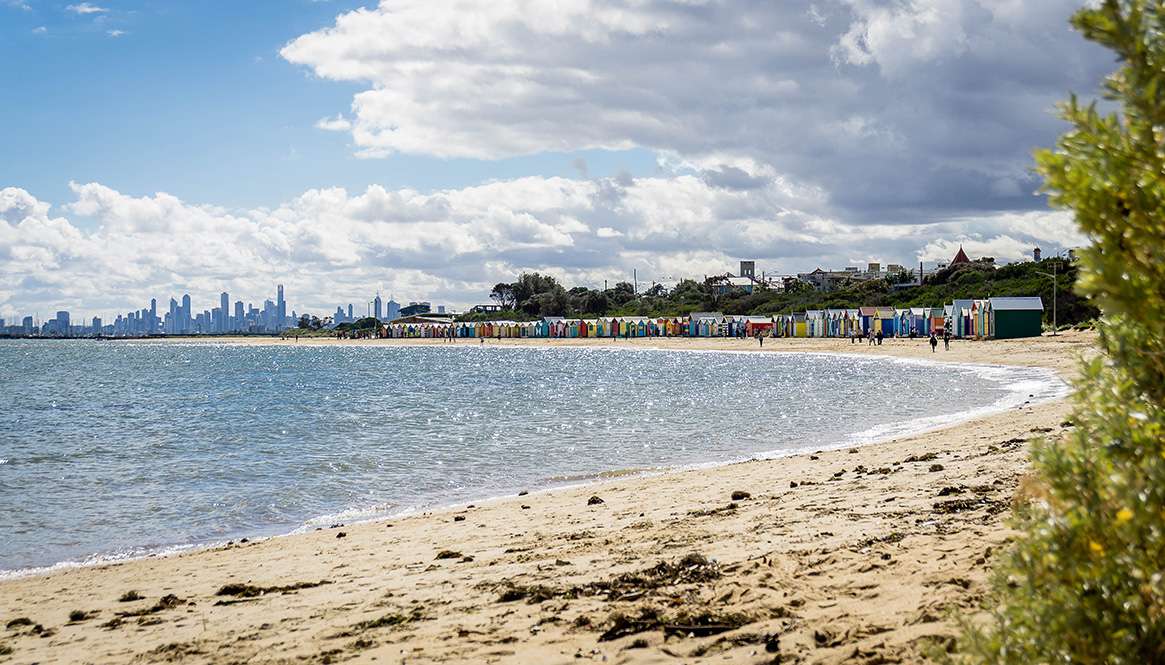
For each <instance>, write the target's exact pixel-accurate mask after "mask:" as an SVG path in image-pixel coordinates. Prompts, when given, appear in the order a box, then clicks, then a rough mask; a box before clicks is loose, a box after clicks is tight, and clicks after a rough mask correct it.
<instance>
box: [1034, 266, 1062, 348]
mask: <svg viewBox="0 0 1165 665" xmlns="http://www.w3.org/2000/svg"><path fill="white" fill-rule="evenodd" d="M1049 266H1050V267H1051V268H1052V273H1051V274H1050V275H1049V274H1048V273H1046V272H1040V271H1038V270H1037V271H1036V274H1037V275H1043V276H1044V277H1051V278H1052V336H1053V337H1054V336H1055V335H1056V334H1057V333H1056V328H1057V326H1056V292H1057V291H1059V290H1060V289H1059V286H1058V285H1057V281H1056V271H1058V270H1059V269H1060V262H1059V261H1056V262H1054V263H1051V264H1049Z"/></svg>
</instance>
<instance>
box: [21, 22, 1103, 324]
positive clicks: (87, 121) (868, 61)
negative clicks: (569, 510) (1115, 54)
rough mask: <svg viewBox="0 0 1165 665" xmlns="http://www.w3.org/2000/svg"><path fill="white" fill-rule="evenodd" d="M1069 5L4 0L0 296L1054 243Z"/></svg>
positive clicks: (996, 250)
mask: <svg viewBox="0 0 1165 665" xmlns="http://www.w3.org/2000/svg"><path fill="white" fill-rule="evenodd" d="M1075 6H1076V5H1075V4H1074V3H1072V2H1061V1H1058V0H1041V1H1036V2H1019V1H1018V0H977V1H972V0H915V1H914V2H907V3H902V2H880V1H878V0H833V1H829V2H799V3H771V2H763V1H761V0H755V1H746V0H738V1H735V2H729V1H727V0H725V1H723V2H718V1H716V0H682V1H681V0H578V1H576V2H553V1H551V0H540V1H535V0H493V1H491V2H485V1H479V0H385V1H384V2H382V3H381V4H379V5H377V4H361V3H355V2H343V1H340V0H332V1H331V2H309V1H306V0H280V1H271V0H266V1H263V0H256V1H248V2H200V3H179V2H165V3H156V2H155V3H145V2H132V1H126V2H122V1H117V2H91V3H69V2H42V1H39V0H0V63H2V64H0V89H2V90H3V91H4V94H3V95H2V96H0V317H5V318H9V319H12V318H14V317H17V316H24V315H28V314H32V313H33V312H37V311H39V312H51V311H55V310H57V309H68V310H70V311H73V312H75V313H76V314H75V315H77V316H91V315H102V314H104V315H105V316H109V315H110V314H114V313H116V312H120V311H128V310H131V309H137V308H140V307H142V306H144V305H145V304H146V303H148V300H149V298H152V297H156V298H158V299H159V300H160V301H162V302H166V300H167V299H168V298H169V297H177V298H180V297H181V295H182V294H183V293H190V294H191V295H192V297H194V298H195V300H196V306H198V307H206V308H209V307H211V306H213V303H214V302H215V300H216V295H217V293H218V292H220V291H223V290H227V291H229V292H231V294H232V298H235V297H237V298H239V299H243V300H246V301H248V302H261V301H262V299H264V298H268V297H271V295H272V293H273V291H274V287H273V286H272V285H273V284H275V283H277V282H283V283H285V284H286V286H287V290H288V298H289V301H290V302H291V303H292V306H293V307H296V308H297V309H300V310H304V309H307V310H309V311H315V312H319V313H321V314H326V313H330V312H331V311H334V309H335V306H336V305H346V304H347V303H349V302H354V303H360V302H363V301H365V300H367V299H368V298H369V294H370V293H374V292H375V291H377V290H380V291H381V292H384V293H389V294H392V295H394V296H395V297H396V299H397V300H398V301H399V300H403V301H406V302H407V301H410V300H429V301H431V302H434V304H437V303H440V304H447V305H449V306H450V307H453V308H459V307H465V306H469V305H472V304H475V303H477V302H482V301H485V300H486V299H487V295H488V292H489V289H490V287H492V285H493V284H494V283H496V282H498V281H512V280H513V279H514V278H515V277H516V275H517V274H518V273H519V272H521V271H531V270H538V271H542V272H549V273H551V274H554V275H555V276H557V277H559V278H560V279H561V280H562V281H564V282H565V283H567V285H568V286H570V285H575V284H583V285H588V286H596V285H601V283H602V282H603V280H609V281H611V282H614V281H619V280H623V279H627V278H628V277H629V276H630V274H631V272H632V271H633V270H636V271H638V274H639V275H640V277H641V281H651V280H652V279H658V280H660V281H666V280H667V279H669V278H677V277H684V276H693V277H697V278H698V277H701V276H703V275H706V274H713V273H723V272H725V271H728V270H735V267H736V265H737V262H738V261H739V260H741V259H754V260H756V261H757V268H758V270H765V271H767V272H770V273H774V272H775V273H781V274H790V273H795V272H798V271H809V270H812V269H814V268H816V267H822V268H840V267H843V266H844V265H855V264H861V263H864V262H867V261H876V262H880V263H882V264H888V263H902V264H906V265H917V263H918V262H919V261H925V262H933V261H935V260H937V259H941V258H950V257H949V256H948V255H953V253H954V250H956V249H957V247H958V246H959V245H963V246H965V247H966V248H967V251H968V253H970V254H971V255H973V256H980V255H990V256H995V257H996V258H997V259H999V260H1001V261H1009V260H1018V259H1021V258H1023V257H1024V256H1028V255H1030V251H1031V248H1032V247H1035V246H1037V245H1038V246H1041V247H1042V248H1043V250H1044V254H1045V255H1048V254H1050V253H1054V252H1057V251H1063V250H1065V249H1067V248H1068V247H1072V246H1076V245H1079V244H1080V243H1081V242H1083V241H1084V240H1083V238H1081V237H1080V236H1079V235H1078V234H1076V233H1075V230H1074V226H1073V224H1072V223H1071V220H1070V219H1069V218H1068V217H1067V215H1065V214H1064V213H1058V212H1052V211H1049V210H1047V209H1046V206H1045V204H1044V202H1043V200H1042V198H1040V197H1036V196H1034V195H1033V192H1034V191H1035V189H1036V188H1037V187H1038V184H1039V183H1038V181H1037V180H1036V179H1035V178H1034V176H1033V175H1032V174H1031V173H1030V166H1031V158H1030V155H1031V152H1032V150H1033V149H1034V148H1035V147H1037V146H1046V145H1049V144H1050V143H1051V142H1052V141H1054V139H1055V137H1056V136H1057V135H1058V134H1059V133H1060V132H1061V131H1063V127H1062V125H1061V123H1060V122H1059V121H1058V120H1057V119H1056V118H1054V117H1053V115H1052V114H1051V112H1050V111H1051V108H1052V106H1053V104H1054V103H1055V102H1057V101H1059V100H1061V99H1063V98H1064V97H1066V95H1067V93H1068V91H1069V90H1075V91H1077V92H1080V93H1083V94H1085V95H1087V94H1089V93H1090V92H1091V91H1092V90H1094V89H1096V87H1097V85H1098V83H1099V79H1100V77H1101V76H1103V75H1104V74H1106V73H1108V72H1109V71H1110V70H1111V69H1112V60H1111V57H1109V56H1108V55H1107V54H1105V53H1103V52H1102V51H1100V50H1099V49H1097V48H1096V47H1094V46H1091V45H1089V44H1086V43H1085V42H1084V41H1083V40H1082V39H1081V38H1080V37H1079V35H1077V34H1075V33H1073V32H1072V31H1071V30H1070V29H1069V26H1068V23H1067V19H1068V17H1069V15H1070V14H1071V12H1072V10H1073V9H1074V8H1075ZM197 301H201V303H199V302H197Z"/></svg>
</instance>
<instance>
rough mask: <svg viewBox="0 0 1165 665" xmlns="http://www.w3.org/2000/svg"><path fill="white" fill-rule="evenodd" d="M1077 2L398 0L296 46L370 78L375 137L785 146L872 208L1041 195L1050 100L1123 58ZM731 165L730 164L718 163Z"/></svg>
mask: <svg viewBox="0 0 1165 665" xmlns="http://www.w3.org/2000/svg"><path fill="white" fill-rule="evenodd" d="M1076 6H1077V2H1076V0H1033V1H1031V2H1016V1H1015V0H909V1H907V2H898V1H897V0H839V2H836V3H830V4H812V5H805V4H801V3H793V4H789V3H773V2H771V1H769V0H738V1H736V2H732V3H722V2H679V1H677V0H587V1H586V2H576V3H551V2H538V1H535V0H391V1H389V0H382V2H381V3H380V4H379V5H378V6H375V7H371V8H363V9H358V10H355V11H352V12H348V13H345V14H342V15H340V16H338V17H337V18H336V19H335V22H334V24H333V25H332V26H330V27H328V28H325V29H321V30H318V31H316V32H312V33H309V34H305V35H303V36H301V37H299V38H297V39H295V40H293V41H291V42H290V43H288V44H287V45H286V46H285V47H284V48H283V49H282V51H281V55H282V56H283V57H284V58H285V59H286V60H288V61H289V62H292V63H295V64H299V65H302V66H305V67H307V68H309V69H310V70H311V71H312V72H314V73H315V74H316V75H318V76H320V77H324V78H329V79H335V80H343V81H356V82H361V83H363V84H364V85H365V86H366V88H365V89H364V90H363V91H361V92H359V93H357V94H356V95H354V97H353V98H352V103H351V107H350V108H349V109H335V111H336V112H337V113H338V115H334V116H331V117H327V118H324V119H322V120H320V121H319V122H318V123H317V126H318V127H321V128H325V129H331V130H335V131H344V132H349V133H350V134H351V136H352V142H353V145H354V147H355V150H356V151H357V154H358V155H360V156H362V157H368V158H377V157H384V156H388V155H392V154H396V153H405V154H414V155H433V156H438V157H443V158H458V157H467V158H474V159H489V160H492V159H500V158H506V157H513V156H518V155H531V154H538V153H544V152H567V153H568V152H571V151H577V150H583V149H606V150H623V149H628V148H633V147H639V148H647V149H651V150H654V151H657V152H658V153H659V154H660V155H661V158H663V156H668V155H674V156H675V157H676V158H677V159H678V161H680V162H687V163H701V164H708V163H709V162H711V161H713V160H722V163H723V164H726V165H732V164H733V163H734V162H737V161H742V160H744V161H750V162H752V163H755V164H760V165H764V166H765V167H766V168H768V169H769V170H771V171H772V172H773V173H774V174H777V176H778V177H780V178H781V179H783V180H784V181H785V182H786V183H790V186H794V187H801V188H808V189H816V190H819V191H822V192H825V197H826V198H827V199H828V201H829V205H830V206H832V207H833V214H835V215H838V216H846V217H849V218H851V219H854V220H855V221H859V222H876V223H880V222H888V221H894V220H898V221H902V220H903V219H904V218H906V217H914V218H915V220H913V221H925V220H926V219H927V218H935V217H937V218H950V217H953V216H956V215H962V214H966V212H967V211H968V210H971V211H982V212H983V213H984V214H993V213H996V212H1000V211H1006V210H1030V209H1033V208H1035V207H1038V206H1039V205H1040V204H1039V202H1038V201H1036V200H1034V199H1033V198H1032V197H1030V196H1028V195H1029V194H1030V193H1031V192H1032V191H1033V190H1034V189H1035V188H1036V186H1037V183H1036V182H1035V180H1034V177H1033V176H1032V175H1031V174H1030V173H1029V172H1028V171H1027V169H1028V167H1029V166H1030V164H1031V156H1030V155H1031V149H1032V147H1034V146H1037V145H1047V144H1049V143H1051V141H1052V140H1054V138H1055V136H1056V135H1057V134H1058V133H1059V132H1060V131H1062V129H1063V128H1062V127H1061V126H1060V125H1059V124H1058V121H1057V120H1056V119H1055V118H1054V117H1053V116H1052V115H1051V114H1049V113H1048V110H1049V109H1050V108H1052V107H1053V105H1054V104H1055V102H1057V101H1059V100H1060V99H1062V98H1063V97H1064V96H1066V94H1067V91H1068V90H1070V89H1090V88H1091V87H1094V86H1095V82H1096V81H1097V80H1099V77H1100V75H1101V74H1102V73H1104V72H1106V71H1107V70H1109V69H1111V61H1110V59H1109V58H1108V57H1107V56H1105V55H1104V54H1102V53H1100V52H1099V51H1098V50H1092V49H1091V47H1089V46H1087V45H1086V44H1085V43H1084V42H1083V40H1081V39H1080V38H1079V36H1078V35H1075V34H1073V33H1072V32H1071V31H1070V30H1068V29H1067V19H1068V17H1069V15H1070V14H1071V13H1072V11H1073V10H1074V9H1075V8H1076ZM713 170H715V169H713Z"/></svg>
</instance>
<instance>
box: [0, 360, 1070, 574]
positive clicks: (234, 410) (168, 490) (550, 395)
mask: <svg viewBox="0 0 1165 665" xmlns="http://www.w3.org/2000/svg"><path fill="white" fill-rule="evenodd" d="M844 347H845V345H844V344H841V343H839V350H844ZM1060 390H1062V387H1061V386H1060V384H1059V383H1058V382H1057V381H1056V380H1055V379H1053V378H1052V377H1051V375H1050V374H1049V373H1047V372H1044V371H1041V370H1019V369H1003V368H975V367H969V366H961V367H960V366H941V365H936V364H927V363H908V362H903V361H895V360H888V359H873V358H869V357H842V356H825V355H803V354H778V353H763V354H762V353H715V352H681V351H659V350H630V349H617V348H615V349H606V348H589V349H530V348H503V347H496V346H492V345H487V346H484V347H483V346H481V345H473V344H458V345H450V346H418V347H404V346H400V347H372V346H339V345H337V346H326V347H317V346H307V345H299V346H297V345H292V344H287V345H276V346H243V345H230V344H210V343H204V344H191V343H167V342H100V341H86V340H76V341H48V340H41V341H37V340H0V533H3V534H4V536H3V538H2V539H0V571H7V572H5V573H0V576H3V575H11V574H12V571H17V570H21V569H28V568H32V567H44V566H51V565H54V564H58V563H61V562H82V561H95V560H108V559H116V558H123V557H129V556H140V555H142V554H144V553H149V552H156V551H163V550H167V549H173V548H175V547H178V548H180V547H182V546H192V545H205V544H210V543H214V542H221V541H225V540H227V539H230V538H238V537H241V536H250V537H256V536H265V535H274V534H279V533H287V532H290V531H294V530H296V529H310V528H314V526H315V525H325V526H326V525H327V524H330V523H332V522H333V521H344V520H348V521H351V520H355V519H366V518H373V517H377V516H383V515H388V514H392V513H394V512H397V511H401V510H406V509H414V508H417V507H422V506H426V505H433V504H442V503H452V502H456V501H466V500H473V499H475V498H477V499H481V498H484V497H487V496H495V495H499V494H504V493H508V492H513V491H515V490H518V489H534V488H537V487H540V486H547V485H550V484H554V483H556V482H577V481H579V480H581V479H586V478H588V477H594V476H596V475H599V474H602V473H604V472H611V471H619V470H631V469H663V468H671V467H677V466H686V465H695V464H707V463H723V462H729V461H734V460H739V459H743V458H749V457H754V456H758V455H773V454H781V453H785V452H790V451H794V450H798V449H801V450H803V449H805V448H810V449H814V450H816V449H820V448H825V447H829V446H848V445H854V444H856V443H862V442H865V441H869V440H872V439H875V438H879V437H884V436H889V435H892V434H896V433H904V432H906V431H913V430H917V429H921V428H923V427H925V426H934V425H936V424H941V423H942V422H946V421H949V420H951V419H954V418H958V417H960V415H962V416H963V417H965V416H966V415H967V414H968V412H973V411H975V410H982V409H984V408H987V409H999V408H1007V407H1009V406H1014V405H1018V404H1021V403H1022V402H1023V401H1026V400H1030V399H1032V397H1031V396H1034V397H1035V398H1041V397H1046V396H1049V395H1050V394H1053V393H1057V392H1058V391H1060Z"/></svg>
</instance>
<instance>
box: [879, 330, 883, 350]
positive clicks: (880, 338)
mask: <svg viewBox="0 0 1165 665" xmlns="http://www.w3.org/2000/svg"><path fill="white" fill-rule="evenodd" d="M882 337H883V335H882V331H881V330H879V331H878V346H882Z"/></svg>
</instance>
